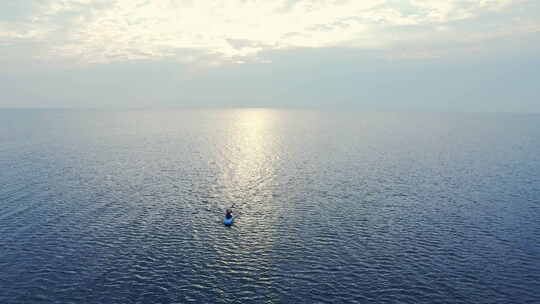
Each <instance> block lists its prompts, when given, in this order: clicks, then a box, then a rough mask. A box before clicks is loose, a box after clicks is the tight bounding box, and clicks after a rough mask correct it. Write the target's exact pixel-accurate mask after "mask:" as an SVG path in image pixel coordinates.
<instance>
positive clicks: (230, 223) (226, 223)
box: [223, 217, 234, 226]
mask: <svg viewBox="0 0 540 304" xmlns="http://www.w3.org/2000/svg"><path fill="white" fill-rule="evenodd" d="M233 221H234V218H232V217H231V218H225V219H224V220H223V224H225V226H230V225H232V223H233Z"/></svg>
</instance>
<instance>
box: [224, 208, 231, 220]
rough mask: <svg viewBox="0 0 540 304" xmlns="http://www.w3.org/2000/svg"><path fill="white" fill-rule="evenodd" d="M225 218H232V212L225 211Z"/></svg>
mask: <svg viewBox="0 0 540 304" xmlns="http://www.w3.org/2000/svg"><path fill="white" fill-rule="evenodd" d="M225 218H226V219H230V218H232V210H231V209H227V211H226V212H225Z"/></svg>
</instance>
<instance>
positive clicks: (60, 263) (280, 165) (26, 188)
mask: <svg viewBox="0 0 540 304" xmlns="http://www.w3.org/2000/svg"><path fill="white" fill-rule="evenodd" d="M227 208H232V210H233V214H234V224H233V225H232V226H230V227H226V226H224V225H223V219H224V213H225V210H226V209H227ZM0 303H2V304H11V303H13V304H27V303H28V304H30V303H476V304H478V303H501V304H502V303H505V304H507V303H531V304H533V303H540V115H535V114H511V113H431V112H411V113H408V112H363V111H360V110H351V111H345V110H342V111H338V110H315V109H264V108H254V109H247V108H246V109H242V108H241V109H191V110H188V109H184V110H181V109H168V110H167V109H163V110H151V109H137V110H75V109H71V110H61V109H4V110H0Z"/></svg>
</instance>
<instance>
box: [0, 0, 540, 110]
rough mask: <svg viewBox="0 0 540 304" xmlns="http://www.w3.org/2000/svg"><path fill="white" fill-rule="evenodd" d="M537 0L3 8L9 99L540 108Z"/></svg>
mask: <svg viewBox="0 0 540 304" xmlns="http://www.w3.org/2000/svg"><path fill="white" fill-rule="evenodd" d="M539 53H540V1H537V0H362V1H360V0H276V1H268V0H152V1H150V0H11V1H1V2H0V92H2V95H3V96H1V97H2V98H0V107H36V106H38V107H41V106H44V107H78V106H82V107H94V106H122V107H124V106H125V107H139V106H144V107H146V106H190V107H198V106H218V107H221V106H269V107H273V106H278V107H318V106H324V107H335V106H338V107H349V106H352V107H360V108H362V107H371V108H377V109H378V108H381V109H396V108H397V109H412V108H418V109H436V110H458V111H462V110H463V111H469V110H470V111H517V112H540V103H538V102H537V100H539V98H540V92H539V89H538V85H537V79H539V78H540V68H538V66H540V59H539V57H538V54H539Z"/></svg>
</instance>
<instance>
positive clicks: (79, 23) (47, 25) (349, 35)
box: [0, 0, 540, 65]
mask: <svg viewBox="0 0 540 304" xmlns="http://www.w3.org/2000/svg"><path fill="white" fill-rule="evenodd" d="M534 8H536V9H540V5H539V4H536V3H535V2H534V1H524V0H522V1H518V0H446V1H442V0H409V1H399V0H366V1H356V0H281V1H263V0H250V1H247V0H227V1H225V0H213V1H194V0H167V1H166V0H161V1H147V0H114V1H110V0H108V1H104V0H94V1H92V0H61V1H60V0H48V1H19V2H14V3H10V2H7V4H6V3H2V4H0V11H2V12H3V13H1V14H0V46H2V47H3V48H4V49H5V50H7V52H8V53H10V54H9V56H5V58H15V57H21V56H22V57H23V58H25V59H28V58H29V57H31V58H32V60H41V61H49V62H50V61H55V60H56V61H65V62H70V63H73V64H86V65H88V64H96V63H101V64H102V63H111V62H124V61H129V60H162V59H166V60H174V61H177V62H181V63H186V64H192V63H195V64H201V63H204V64H206V65H220V64H223V63H244V62H250V61H261V60H263V59H262V58H261V57H260V54H261V53H264V52H268V51H276V50H288V49H297V48H331V47H347V48H357V49H369V50H398V51H396V52H394V53H393V54H392V56H394V57H411V58H417V57H426V58H429V57H433V56H440V55H441V54H443V53H445V52H448V50H451V49H452V48H458V47H460V46H462V45H463V44H464V43H465V44H467V43H471V42H477V43H478V45H481V43H482V41H484V40H488V39H492V38H493V37H501V36H508V35H516V34H520V33H522V34H526V33H534V32H539V31H540V22H539V21H538V13H534V10H532V9H534ZM537 11H538V10H537ZM441 41H444V42H445V43H446V44H447V45H446V46H445V47H444V49H445V50H446V51H445V52H441V51H440V42H441ZM449 42H450V45H448V44H449ZM452 42H453V43H455V44H453V45H452Z"/></svg>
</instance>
